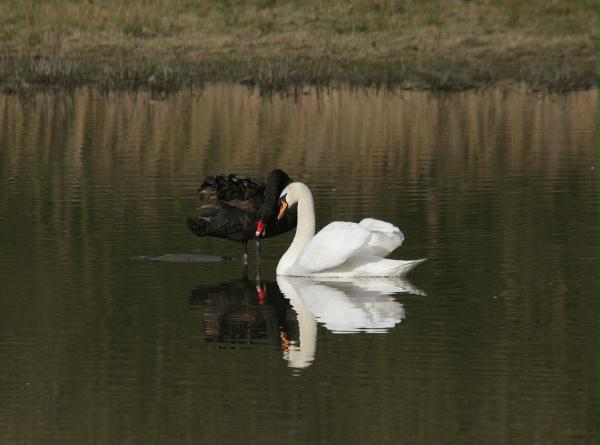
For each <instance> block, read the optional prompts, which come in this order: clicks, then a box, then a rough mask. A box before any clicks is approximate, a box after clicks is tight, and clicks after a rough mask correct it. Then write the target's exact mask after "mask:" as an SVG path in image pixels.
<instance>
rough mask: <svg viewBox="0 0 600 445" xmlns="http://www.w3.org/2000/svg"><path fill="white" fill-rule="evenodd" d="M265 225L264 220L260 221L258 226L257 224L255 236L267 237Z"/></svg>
mask: <svg viewBox="0 0 600 445" xmlns="http://www.w3.org/2000/svg"><path fill="white" fill-rule="evenodd" d="M265 229H266V227H265V223H264V222H263V220H262V218H261V219H259V220H258V224H256V233H255V234H254V236H256V237H259V236H261V235H262V236H265Z"/></svg>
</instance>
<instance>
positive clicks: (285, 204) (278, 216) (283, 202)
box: [277, 199, 288, 221]
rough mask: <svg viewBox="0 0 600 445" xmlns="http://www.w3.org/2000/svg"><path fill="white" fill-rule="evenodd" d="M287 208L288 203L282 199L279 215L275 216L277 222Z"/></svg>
mask: <svg viewBox="0 0 600 445" xmlns="http://www.w3.org/2000/svg"><path fill="white" fill-rule="evenodd" d="M287 208H288V203H287V202H285V199H282V200H281V203H280V204H279V214H278V215H277V221H279V220H280V219H281V218H282V217H283V215H284V214H285V211H286V210H287Z"/></svg>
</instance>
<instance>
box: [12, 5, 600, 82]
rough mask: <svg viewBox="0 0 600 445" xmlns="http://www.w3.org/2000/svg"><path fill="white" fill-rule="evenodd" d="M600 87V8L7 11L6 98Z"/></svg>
mask: <svg viewBox="0 0 600 445" xmlns="http://www.w3.org/2000/svg"><path fill="white" fill-rule="evenodd" d="M213 81H231V82H241V83H246V84H250V85H258V86H259V87H261V88H264V89H271V90H278V89H282V88H286V87H290V86H297V85H304V84H313V85H332V84H333V85H337V84H340V83H348V84H351V85H361V86H363V85H364V86H368V85H380V86H400V87H404V88H420V89H432V90H441V89H465V88H470V87H478V86H488V85H492V84H495V83H526V84H528V85H530V86H531V87H533V88H537V89H560V90H570V89H577V88H588V87H591V86H594V85H598V2H597V1H596V0H571V1H567V0H549V1H541V0H529V1H525V0H522V1H521V0H509V1H504V2H496V1H493V0H486V1H484V0H481V1H476V0H473V1H458V0H446V1H443V0H441V1H431V0H429V1H417V0H332V1H328V2H320V1H317V0H306V1H303V2H295V1H283V0H255V1H242V0H222V1H208V0H204V1H202V0H200V1H192V0H146V1H144V0H132V1H130V2H122V1H118V0H48V1H39V2H38V1H34V0H25V1H23V0H4V1H3V2H1V3H0V86H1V87H2V88H3V89H4V90H20V89H28V88H35V87H64V86H72V85H80V84H94V85H97V86H100V87H102V88H109V89H111V88H131V87H134V88H137V87H142V88H153V89H157V90H163V89H166V90H169V89H180V88H185V87H189V86H200V85H202V84H203V83H205V82H213Z"/></svg>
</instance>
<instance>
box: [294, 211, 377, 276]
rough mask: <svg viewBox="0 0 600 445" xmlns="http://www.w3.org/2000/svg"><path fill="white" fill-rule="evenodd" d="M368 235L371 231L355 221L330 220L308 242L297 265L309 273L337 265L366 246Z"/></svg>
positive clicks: (369, 235)
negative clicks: (330, 221)
mask: <svg viewBox="0 0 600 445" xmlns="http://www.w3.org/2000/svg"><path fill="white" fill-rule="evenodd" d="M370 237H371V232H369V230H367V229H365V228H364V227H361V226H360V225H358V224H356V223H351V222H342V221H335V222H332V223H330V224H328V225H327V226H325V227H324V228H323V229H322V230H321V231H320V232H319V233H317V234H316V235H315V236H314V237H313V238H312V239H311V240H310V241H309V242H308V244H307V245H306V246H305V247H304V249H303V250H302V253H301V254H300V256H299V257H298V260H297V265H298V266H299V267H301V268H302V269H303V270H306V271H307V272H310V273H315V272H321V271H324V270H327V269H331V268H332V267H336V266H339V265H340V264H343V263H345V262H346V261H347V260H348V258H350V257H351V256H353V255H354V254H355V253H356V252H358V251H359V250H361V249H363V248H365V247H367V243H368V241H369V239H370Z"/></svg>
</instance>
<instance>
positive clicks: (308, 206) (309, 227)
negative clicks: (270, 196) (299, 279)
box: [277, 184, 315, 274]
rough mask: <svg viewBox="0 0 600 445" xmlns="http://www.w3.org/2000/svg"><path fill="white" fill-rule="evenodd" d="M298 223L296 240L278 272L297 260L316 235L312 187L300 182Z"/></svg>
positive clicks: (280, 264)
mask: <svg viewBox="0 0 600 445" xmlns="http://www.w3.org/2000/svg"><path fill="white" fill-rule="evenodd" d="M298 185H299V186H301V187H298V190H297V191H296V193H297V194H298V224H297V225H296V235H295V236H294V241H292V244H291V245H290V247H289V248H288V250H287V251H286V252H285V253H284V254H283V256H282V257H281V259H280V260H279V264H277V274H283V273H285V272H286V271H288V270H289V268H290V267H291V266H292V265H293V264H294V263H295V262H296V260H297V259H298V256H300V253H301V252H302V249H304V246H306V244H307V243H308V242H309V241H310V240H311V238H312V237H313V236H315V205H314V202H313V197H312V193H311V192H310V189H309V188H308V187H306V186H305V185H304V184H298Z"/></svg>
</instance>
